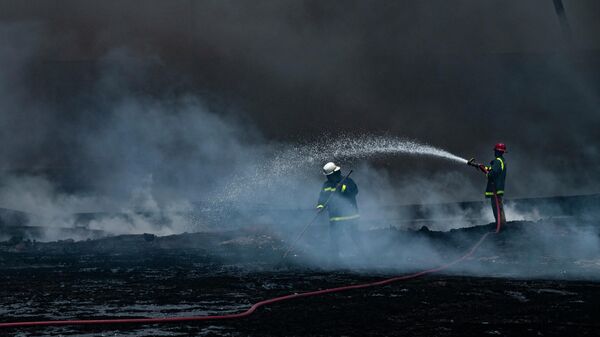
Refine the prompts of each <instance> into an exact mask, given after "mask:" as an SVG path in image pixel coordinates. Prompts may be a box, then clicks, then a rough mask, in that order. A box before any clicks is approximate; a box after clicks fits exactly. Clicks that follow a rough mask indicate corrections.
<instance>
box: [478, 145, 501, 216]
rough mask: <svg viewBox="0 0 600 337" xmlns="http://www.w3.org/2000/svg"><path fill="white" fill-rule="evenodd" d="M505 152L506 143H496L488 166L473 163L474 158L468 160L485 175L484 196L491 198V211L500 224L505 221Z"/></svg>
mask: <svg viewBox="0 0 600 337" xmlns="http://www.w3.org/2000/svg"><path fill="white" fill-rule="evenodd" d="M505 153H506V145H504V143H497V144H496V145H495V146H494V159H493V160H492V161H491V162H490V166H485V165H483V164H477V163H475V162H474V161H475V160H474V159H471V160H469V162H468V164H469V165H471V166H475V167H476V168H478V169H479V170H480V171H481V172H483V173H484V174H485V175H486V176H487V187H486V189H485V197H486V198H490V199H491V203H492V211H493V212H494V219H495V220H496V222H498V221H500V224H505V223H506V217H505V215H504V204H503V201H502V199H503V197H504V183H505V181H506V168H507V167H506V160H505V159H504V154H505Z"/></svg>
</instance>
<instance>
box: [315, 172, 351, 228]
mask: <svg viewBox="0 0 600 337" xmlns="http://www.w3.org/2000/svg"><path fill="white" fill-rule="evenodd" d="M340 180H341V179H340ZM338 183H339V180H338V181H330V180H327V181H326V182H325V183H323V187H322V188H321V193H320V194H319V202H318V204H317V208H324V207H327V211H328V213H329V221H345V220H352V219H357V218H359V217H360V215H359V213H358V206H357V205H356V195H357V194H358V187H357V186H356V184H355V183H354V181H353V180H352V179H351V178H346V180H344V183H343V184H341V185H340V186H337V185H338ZM330 196H331V198H329V197H330ZM328 198H329V202H327V199H328ZM326 202H327V204H325V203H326Z"/></svg>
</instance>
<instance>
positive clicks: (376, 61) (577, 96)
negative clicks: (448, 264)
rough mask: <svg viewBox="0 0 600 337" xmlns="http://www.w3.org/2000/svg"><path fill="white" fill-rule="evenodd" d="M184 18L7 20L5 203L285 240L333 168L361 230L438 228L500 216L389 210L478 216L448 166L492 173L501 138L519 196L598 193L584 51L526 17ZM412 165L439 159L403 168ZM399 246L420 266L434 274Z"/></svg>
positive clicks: (218, 13) (433, 8)
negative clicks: (344, 175) (353, 195)
mask: <svg viewBox="0 0 600 337" xmlns="http://www.w3.org/2000/svg"><path fill="white" fill-rule="evenodd" d="M190 4H191V5H190V6H192V7H188V6H187V5H186V6H184V5H181V4H173V5H170V6H172V7H169V11H167V12H168V13H171V14H173V15H165V14H162V13H163V12H164V9H165V8H163V7H161V6H162V5H161V6H159V5H157V6H143V7H140V6H138V5H132V4H128V3H123V4H122V5H119V6H116V7H113V6H111V5H109V4H104V3H102V4H100V3H99V4H95V5H93V6H91V5H90V4H86V5H83V6H82V5H80V4H72V6H68V7H69V8H61V6H60V5H55V4H48V5H46V6H47V7H48V8H46V9H47V11H46V10H41V11H40V12H39V13H35V14H31V13H29V12H28V11H26V10H25V9H22V8H21V9H20V10H19V9H18V8H17V7H18V6H15V7H13V9H11V10H10V11H9V10H7V11H2V13H4V14H3V15H4V16H3V18H4V17H7V19H3V21H2V23H1V24H0V42H1V43H0V64H3V65H4V66H3V69H2V71H1V72H0V109H2V113H1V114H0V123H1V128H2V129H1V131H2V132H0V141H1V143H2V147H0V156H1V158H2V161H1V163H0V169H1V170H2V172H1V176H0V183H1V186H0V206H2V207H6V208H11V209H17V210H22V211H26V212H28V213H30V214H32V216H31V217H30V221H29V223H30V224H31V225H38V226H44V227H48V228H57V227H75V226H78V225H79V221H78V217H77V216H74V214H81V213H97V214H99V213H103V214H105V215H103V216H101V217H100V216H99V217H97V218H93V219H92V220H91V221H88V222H87V223H86V226H88V228H90V229H98V230H102V231H106V232H107V233H110V234H123V233H143V232H152V233H157V234H171V233H181V232H183V231H197V230H207V229H215V227H216V229H228V228H232V227H233V228H235V227H236V226H239V225H243V224H244V223H248V221H250V220H251V221H261V220H263V219H264V221H269V222H270V224H271V225H273V226H280V227H282V228H283V229H286V230H289V231H291V232H294V231H296V230H297V229H298V226H299V225H301V224H303V223H304V222H305V221H306V220H307V219H309V218H310V216H311V215H312V214H311V213H310V211H309V209H311V208H312V207H313V206H314V203H315V199H316V196H317V193H318V190H319V187H320V185H321V180H322V176H320V167H321V166H322V165H323V164H324V162H326V161H329V160H335V161H337V163H338V164H340V165H341V166H342V167H343V169H344V170H345V172H348V170H349V169H351V168H352V169H355V173H353V178H354V179H355V180H356V181H357V182H358V184H359V189H360V193H359V204H360V207H361V213H362V215H363V219H364V222H363V228H362V229H377V228H382V227H389V226H396V227H402V228H405V227H404V226H406V227H409V226H414V220H415V219H416V220H419V219H420V218H419V217H422V218H427V219H440V221H439V222H436V223H435V224H433V225H432V224H429V225H428V226H429V227H430V228H431V229H439V230H448V229H451V228H456V227H462V226H465V225H472V224H474V223H478V224H479V223H481V222H482V221H483V222H485V221H487V222H489V221H491V214H490V212H489V211H488V210H487V208H488V206H487V205H484V207H485V208H473V209H467V210H465V209H463V208H462V207H459V206H449V207H450V209H448V208H431V209H427V210H423V211H421V212H420V214H416V213H417V212H415V211H414V209H411V208H401V207H400V208H398V207H396V206H398V205H406V204H441V203H446V202H455V201H465V200H480V199H481V195H482V188H483V187H484V179H483V177H481V176H478V175H477V174H476V173H474V172H473V171H469V170H470V169H468V168H467V167H466V165H464V164H462V163H461V162H464V159H462V158H460V157H458V156H455V155H453V154H451V153H450V152H452V153H457V154H460V155H461V156H466V155H468V154H471V153H473V154H475V155H477V156H478V157H480V158H487V157H488V156H490V155H491V151H490V150H491V146H492V144H493V143H495V142H496V141H498V140H503V141H504V142H506V143H507V144H508V147H509V154H508V155H507V165H508V167H509V170H510V171H509V172H510V173H509V177H508V179H509V181H508V187H507V193H508V194H509V196H510V197H515V196H547V195H564V194H569V193H590V192H597V191H598V188H599V187H600V180H599V179H598V177H599V176H600V175H599V174H598V167H600V165H597V164H598V158H599V157H598V156H597V154H598V147H597V144H598V134H597V129H598V126H599V125H600V124H599V123H600V119H599V118H598V114H597V110H598V107H599V106H600V104H599V97H598V94H597V93H598V92H599V90H598V88H599V85H600V84H599V82H598V78H599V77H597V76H593V75H596V74H597V73H598V69H600V67H599V64H598V58H597V52H595V51H593V50H592V51H589V53H588V54H586V53H583V52H580V51H577V50H575V51H569V52H572V54H570V53H565V52H563V46H559V45H556V43H555V36H554V35H555V34H556V33H557V32H559V31H560V28H559V27H558V26H556V27H554V26H553V22H555V21H553V20H555V18H554V17H553V16H551V15H550V16H549V15H548V13H547V12H546V11H543V10H542V11H541V12H540V13H541V14H540V15H537V14H535V13H538V9H540V7H539V5H537V4H533V2H519V4H516V5H510V6H509V5H506V4H502V5H501V6H500V5H498V4H488V5H485V4H472V3H470V4H466V3H464V4H462V3H459V4H450V3H447V2H442V1H438V2H428V3H422V2H415V3H414V4H408V5H399V4H386V5H380V6H376V5H370V4H369V5H367V4H366V3H362V4H361V3H360V2H353V3H351V4H348V5H342V4H329V5H328V4H321V3H318V2H293V3H291V4H289V5H286V4H281V3H280V2H278V1H277V2H265V3H263V4H261V5H259V6H255V5H254V4H253V5H244V4H241V3H234V2H217V3H208V4H207V3H203V4H198V3H196V2H190ZM4 6H6V5H4ZM88 6H91V7H88ZM548 6H549V8H550V12H549V13H550V14H552V11H551V9H552V7H551V4H550V3H549V5H548ZM574 6H575V5H573V7H569V6H568V5H567V8H566V10H567V12H569V11H571V10H573V11H572V12H571V13H573V15H576V14H577V13H579V14H581V13H585V12H586V10H585V8H586V6H585V5H577V6H579V7H577V8H576V9H577V10H574V9H575V8H574ZM15 8H17V9H15ZM499 9H502V10H499ZM133 11H139V14H140V15H139V16H134V18H133V19H132V20H121V19H119V16H118V15H116V12H120V13H125V14H126V13H131V12H133ZM186 11H189V12H190V13H193V14H194V15H192V14H190V16H187V15H183V14H182V13H186ZM19 13H21V14H22V13H25V14H24V16H20V15H19ZM46 13H50V14H46ZM74 13H77V15H74ZM515 13H519V16H518V17H520V18H522V20H517V21H518V22H519V24H513V23H514V21H515V19H514V17H515V16H514V14H515ZM125 14H123V15H125ZM415 14H418V15H415ZM534 14H535V15H534ZM446 15H447V16H446ZM48 16H49V17H48ZM67 17H68V18H70V19H69V20H66V19H65V18H67ZM182 17H183V18H185V20H184V19H182ZM106 18H112V19H110V20H109V21H110V22H107V21H106V20H107V19H106ZM157 18H162V19H164V20H163V21H161V20H156V19H157ZM489 18H493V22H492V23H491V24H484V23H482V22H487V21H488V20H487V19H489ZM531 18H535V20H533V21H532V20H530V19H531ZM11 21H12V22H11ZM479 21H481V22H479ZM149 22H152V24H149ZM156 22H161V23H160V24H158V23H156ZM455 22H464V23H463V24H456V23H455ZM573 22H574V25H573V27H572V28H573V35H574V39H575V40H576V44H578V45H579V46H580V48H582V49H594V48H597V47H598V44H597V40H596V39H595V38H594V36H595V35H594V34H591V33H589V32H590V31H592V32H594V31H595V32H597V31H598V30H597V27H598V26H597V20H592V19H589V18H588V19H582V20H573ZM482 26H483V28H485V29H479V28H481V27H482ZM532 27H534V29H532ZM364 135H378V136H364ZM398 135H400V136H402V137H406V138H399V136H398ZM411 140H418V141H423V142H426V143H428V144H433V145H439V146H441V147H442V148H444V149H448V150H449V151H450V152H447V151H445V150H441V149H437V148H434V147H432V146H431V145H425V146H424V147H423V146H421V145H419V144H417V143H415V141H412V142H411ZM419 149H420V150H425V151H429V152H430V153H434V154H436V155H442V156H443V157H445V158H446V159H450V160H446V159H439V158H434V157H427V156H414V155H407V153H408V154H411V153H412V154H414V152H419V151H417V150H419ZM390 154H393V155H394V156H391V155H390ZM396 154H398V155H397V156H395V155H396ZM198 209H201V210H202V212H200V213H201V214H200V215H199V217H197V218H195V219H194V220H193V221H191V220H190V219H189V216H188V215H187V214H189V213H193V212H196V211H197V210H198ZM257 209H269V210H287V211H302V212H303V213H300V214H301V216H293V215H290V214H298V213H287V215H286V213H285V212H279V213H276V214H277V215H278V216H280V217H279V218H277V217H275V216H273V215H269V216H264V217H255V216H254V215H255V213H253V212H256V210H257ZM449 214H452V221H448V220H444V219H448V215H449ZM507 214H508V217H509V219H536V218H537V217H538V216H539V214H538V213H536V211H535V209H533V210H529V211H527V212H522V211H520V210H517V209H512V208H508V209H507ZM257 218H258V219H259V220H257ZM249 219H250V220H249ZM403 221H404V222H403ZM409 223H410V224H409ZM399 224H400V225H399ZM318 225H320V226H321V228H322V227H324V226H325V225H326V224H324V223H319V224H318ZM48 238H49V239H54V238H56V236H52V235H50V236H49V237H48ZM321 241H322V240H321ZM392 243H393V241H392V240H390V241H389V242H387V243H385V242H383V243H381V242H373V243H372V244H371V246H372V247H371V248H375V247H377V246H383V247H386V246H389V245H392ZM403 244H404V246H405V247H409V249H410V250H411V251H412V252H414V254H411V256H412V257H411V259H412V260H411V261H416V260H417V259H418V261H417V262H419V261H421V260H427V261H431V262H432V263H435V262H440V261H442V260H444V258H445V257H444V256H439V253H438V250H437V248H436V245H434V244H427V243H423V242H420V243H419V244H416V243H411V242H410V241H403ZM586 247H588V246H587V245H586ZM375 250H376V249H375ZM592 251H593V250H592ZM315 252H317V253H318V254H316V255H318V256H323V255H326V254H325V252H323V251H322V250H318V249H317V250H315ZM390 259H393V256H390ZM407 263H408V262H407ZM415 263H416V262H415ZM403 266H404V267H406V268H408V267H410V266H411V264H410V263H408V264H405V265H403Z"/></svg>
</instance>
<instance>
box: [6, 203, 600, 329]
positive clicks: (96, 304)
mask: <svg viewBox="0 0 600 337" xmlns="http://www.w3.org/2000/svg"><path fill="white" fill-rule="evenodd" d="M588 199H589V198H588ZM594 200H595V199H594ZM592 206H593V204H592ZM592 208H593V207H592ZM493 229H494V224H487V225H480V226H473V227H469V228H460V229H453V230H449V231H432V230H428V229H427V228H426V227H423V228H421V229H419V230H400V229H397V228H393V227H390V228H379V229H371V230H364V231H363V232H362V235H363V237H364V238H365V240H367V241H368V242H370V243H371V244H370V245H369V251H368V254H367V255H366V256H360V255H357V253H356V251H353V250H352V249H348V250H347V251H346V253H345V256H344V258H343V260H342V262H341V263H340V264H338V265H331V264H329V263H328V261H327V259H323V258H322V256H321V258H319V256H318V255H319V254H315V253H314V252H315V251H318V246H319V245H326V244H327V241H326V238H327V235H326V234H327V227H326V226H322V225H318V226H315V227H313V228H311V229H310V230H309V232H308V233H307V234H306V236H305V238H304V239H303V240H302V242H303V243H302V244H300V245H299V246H298V249H297V250H296V251H295V254H293V255H292V256H291V257H290V258H289V259H288V260H287V261H286V262H285V263H281V260H280V257H281V255H282V253H283V251H284V250H285V248H286V247H287V244H288V242H289V240H287V239H286V236H285V233H284V231H277V230H273V228H270V227H266V226H265V227H260V226H253V227H248V228H245V229H238V230H228V231H213V232H204V233H192V234H190V233H184V234H179V235H171V236H163V237H157V236H154V235H150V234H143V235H123V236H114V237H105V238H100V239H89V240H82V241H73V240H63V241H54V242H35V241H32V240H20V241H19V240H16V239H13V240H9V241H4V242H2V243H1V244H0V268H1V270H2V273H1V274H0V278H1V282H2V285H3V287H2V288H1V290H0V294H1V296H0V298H1V299H2V303H1V304H2V305H1V309H0V310H1V315H0V317H1V318H0V320H1V321H2V322H9V321H22V320H48V319H53V320H57V319H73V318H80V319H82V318H126V317H166V316H191V315H207V314H217V313H232V312H239V311H243V310H245V309H246V308H248V307H249V305H251V304H252V303H255V302H257V301H260V300H263V299H267V298H271V297H275V296H281V295H285V294H290V293H296V292H304V291H310V290H316V289H324V288H329V287H336V286H341V285H348V284H357V283H364V282H369V281H374V280H380V279H383V278H386V277H390V276H395V275H398V274H405V273H410V272H412V271H416V270H420V269H426V268H430V267H434V266H437V265H439V264H442V263H444V262H448V261H451V260H453V259H455V258H457V257H459V256H461V255H462V254H463V253H464V252H466V251H467V250H468V249H469V248H470V247H471V246H472V245H473V244H474V243H475V242H476V241H477V240H478V239H479V238H480V237H481V235H482V234H484V233H485V232H487V231H491V230H493ZM599 240H600V224H599V223H598V221H597V220H595V219H594V217H591V216H580V217H576V216H562V217H559V216H556V217H554V218H545V219H541V220H538V221H510V222H509V223H508V224H507V225H506V226H505V227H504V228H503V230H502V232H501V233H500V234H498V235H492V236H490V237H488V239H487V240H486V241H485V242H484V243H483V245H482V246H481V247H480V248H479V249H478V250H477V252H476V253H475V254H474V255H473V256H472V257H470V258H468V259H467V260H466V261H465V262H463V263H461V264H459V265H455V266H453V267H452V268H451V269H449V270H446V271H444V272H443V273H441V274H435V275H429V276H425V277H422V278H419V279H415V280H410V281H403V282H398V283H395V284H392V285H389V286H385V287H377V288H369V289H366V290H353V291H347V292H343V293H337V294H331V295H324V296H319V297H313V298H305V299H296V300H292V301H290V302H284V303H279V304H275V305H271V306H268V307H265V308H261V309H259V310H258V312H257V313H255V314H254V315H252V316H251V317H249V318H246V319H241V320H237V321H227V322H208V323H178V324H167V325H120V326H118V325H117V326H93V327H92V326H89V327H82V326H67V327H49V328H20V329H6V330H3V331H2V335H9V336H204V335H218V336H247V335H254V336H257V335H259V336H284V335H286V336H389V335H405V336H432V335H435V336H481V335H491V336H493V335H503V336H521V335H530V336H534V335H535V336H565V335H584V336H585V335H597V331H598V328H600V323H599V322H598V321H597V317H596V316H595V315H596V314H595V313H596V312H597V303H598V301H599V300H600V283H598V282H597V280H598V279H599V278H600V254H598V251H599V249H600V247H599V246H598V242H599Z"/></svg>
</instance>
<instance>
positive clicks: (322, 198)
mask: <svg viewBox="0 0 600 337" xmlns="http://www.w3.org/2000/svg"><path fill="white" fill-rule="evenodd" d="M326 200H327V194H326V193H325V185H323V186H322V187H321V193H319V201H317V209H318V210H323V209H324V208H325V201H326Z"/></svg>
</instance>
